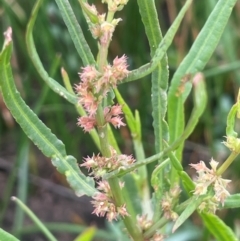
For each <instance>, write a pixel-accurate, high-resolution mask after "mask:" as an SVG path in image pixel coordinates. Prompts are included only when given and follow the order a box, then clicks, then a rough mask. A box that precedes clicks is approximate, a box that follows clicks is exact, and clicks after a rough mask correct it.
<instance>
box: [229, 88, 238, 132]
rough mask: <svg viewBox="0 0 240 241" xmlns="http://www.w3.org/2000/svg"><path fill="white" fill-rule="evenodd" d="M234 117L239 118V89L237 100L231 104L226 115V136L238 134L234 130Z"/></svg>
mask: <svg viewBox="0 0 240 241" xmlns="http://www.w3.org/2000/svg"><path fill="white" fill-rule="evenodd" d="M236 117H237V118H240V89H239V91H238V97H237V102H236V103H235V104H234V105H233V106H232V108H231V110H230V111H229V113H228V116H227V127H226V134H227V136H233V137H237V136H238V133H237V132H236V131H235V130H234V128H235V122H236Z"/></svg>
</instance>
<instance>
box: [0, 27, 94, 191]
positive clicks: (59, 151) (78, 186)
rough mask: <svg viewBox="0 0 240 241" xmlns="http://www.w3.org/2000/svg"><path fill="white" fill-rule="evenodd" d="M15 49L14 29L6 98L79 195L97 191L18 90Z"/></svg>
mask: <svg viewBox="0 0 240 241" xmlns="http://www.w3.org/2000/svg"><path fill="white" fill-rule="evenodd" d="M11 51H12V40H11V29H10V28H9V29H8V31H7V32H6V41H5V44H4V48H3V50H2V52H1V54H0V86H1V91H2V95H3V99H4V102H5V104H6V106H7V107H8V109H9V110H10V111H11V113H12V115H13V117H14V118H15V119H16V121H17V122H18V123H19V125H20V126H21V128H22V129H23V131H24V132H25V133H26V135H27V136H28V137H29V138H30V139H31V140H32V141H33V143H34V144H35V145H37V146H38V148H39V149H40V150H41V151H42V152H43V154H44V155H46V156H47V157H51V158H52V162H53V164H54V165H55V166H56V167H57V169H58V170H59V171H60V172H61V173H63V174H65V175H66V177H67V180H68V182H69V184H70V186H71V187H72V188H73V189H74V190H75V191H76V194H77V195H79V196H80V195H84V194H86V195H89V196H92V194H93V193H94V192H95V188H94V181H93V179H92V178H89V177H86V176H85V175H83V174H82V172H81V171H80V169H79V167H78V165H77V162H76V159H75V158H73V157H71V156H67V155H66V150H65V146H64V144H63V143H62V142H61V141H60V140H58V139H57V138H56V136H55V135H54V134H52V132H51V131H50V129H49V128H47V127H46V126H45V125H44V123H43V122H42V121H41V120H39V119H38V117H37V116H36V115H35V113H34V112H33V111H32V110H31V109H30V108H29V107H28V106H27V105H26V104H25V102H24V101H23V99H22V98H21V96H20V94H19V92H18V91H17V89H16V87H15V84H14V81H13V77H12V71H11V66H10V58H11Z"/></svg>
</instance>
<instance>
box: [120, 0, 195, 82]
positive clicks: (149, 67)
mask: <svg viewBox="0 0 240 241" xmlns="http://www.w3.org/2000/svg"><path fill="white" fill-rule="evenodd" d="M152 2H153V1H151V2H149V1H145V4H144V5H143V8H144V7H147V5H146V4H149V3H151V4H152ZM191 3H192V0H187V1H186V3H185V4H184V6H183V7H182V9H181V11H180V12H179V14H178V16H177V17H176V19H175V20H174V22H173V24H172V25H171V27H170V29H169V30H168V31H167V33H166V35H165V36H164V38H163V39H162V41H161V42H160V43H159V42H158V43H156V45H151V46H150V47H151V48H154V49H155V47H156V46H157V45H158V47H157V49H156V52H155V53H154V55H153V58H152V60H151V62H150V63H148V64H145V65H143V66H141V67H139V68H138V69H135V70H132V71H131V72H130V73H129V75H128V77H127V78H125V79H124V80H123V81H122V83H125V82H130V81H133V80H136V79H140V78H143V77H144V76H146V75H148V74H150V73H152V72H153V70H154V69H155V68H156V67H157V66H158V65H159V62H160V61H161V60H162V58H163V57H164V56H165V54H166V51H167V49H168V48H169V46H170V45H171V43H172V40H173V38H174V36H175V34H176V32H177V30H178V28H179V25H180V23H181V21H182V19H183V17H184V15H185V13H186V11H187V10H188V8H189V6H190V5H191ZM139 4H141V1H140V0H139ZM141 6H142V5H141ZM143 11H144V10H143ZM157 21H158V20H157ZM150 31H151V30H150ZM153 44H155V43H153Z"/></svg>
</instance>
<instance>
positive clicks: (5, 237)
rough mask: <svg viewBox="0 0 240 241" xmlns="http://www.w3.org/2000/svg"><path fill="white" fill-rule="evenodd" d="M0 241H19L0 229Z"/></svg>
mask: <svg viewBox="0 0 240 241" xmlns="http://www.w3.org/2000/svg"><path fill="white" fill-rule="evenodd" d="M0 241H19V239H17V238H15V237H14V236H12V235H11V234H10V233H8V232H6V231H4V230H3V229H1V228H0Z"/></svg>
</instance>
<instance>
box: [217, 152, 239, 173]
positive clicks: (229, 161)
mask: <svg viewBox="0 0 240 241" xmlns="http://www.w3.org/2000/svg"><path fill="white" fill-rule="evenodd" d="M238 154H239V153H235V152H232V153H231V155H230V156H229V157H228V158H227V160H226V161H225V162H224V163H223V164H222V165H221V166H220V167H219V168H218V170H217V175H219V176H221V175H222V174H223V173H224V172H225V171H226V170H227V168H228V167H229V166H230V165H231V164H232V162H233V161H234V159H235V158H236V157H237V156H238Z"/></svg>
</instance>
